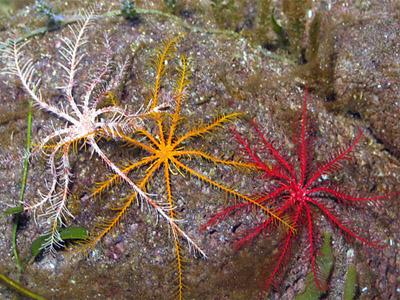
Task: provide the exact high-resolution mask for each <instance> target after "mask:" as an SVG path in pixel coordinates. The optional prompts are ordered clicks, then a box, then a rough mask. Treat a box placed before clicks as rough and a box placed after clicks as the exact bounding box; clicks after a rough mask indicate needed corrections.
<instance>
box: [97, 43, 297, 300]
mask: <svg viewBox="0 0 400 300" xmlns="http://www.w3.org/2000/svg"><path fill="white" fill-rule="evenodd" d="M177 42H178V38H174V39H172V40H169V41H168V42H166V43H165V46H164V48H163V49H162V50H160V51H159V52H158V54H157V59H156V62H155V65H156V75H155V83H154V87H153V89H152V91H151V100H150V101H151V104H150V105H151V106H152V108H153V109H154V108H157V107H159V106H163V105H164V103H162V101H165V99H164V98H165V97H163V95H164V94H165V93H167V92H166V91H164V90H163V89H164V88H165V87H164V86H163V75H165V74H166V69H165V68H166V66H167V64H166V60H168V65H170V64H171V63H172V54H173V52H174V51H175V50H176V43H177ZM178 64H179V66H178V68H177V70H178V76H177V79H176V83H175V86H174V88H173V90H172V92H170V93H169V94H168V95H169V97H167V98H168V100H169V101H171V102H172V103H168V105H166V107H170V108H171V109H170V110H169V111H164V110H163V111H160V112H159V113H154V114H153V115H152V117H151V118H147V119H146V120H145V121H146V122H147V123H146V125H147V129H146V128H144V129H143V130H139V131H138V132H137V133H136V134H135V135H132V136H128V135H123V134H122V135H121V139H122V140H123V141H124V142H125V143H126V144H127V146H128V147H132V148H139V149H141V152H140V153H141V155H142V156H140V157H138V158H137V160H135V161H132V162H129V163H128V164H126V165H125V167H124V168H121V170H122V172H123V174H125V175H126V176H135V178H139V179H138V180H137V181H136V184H137V185H138V187H140V188H142V189H144V190H146V191H148V192H151V183H152V182H154V181H155V179H156V178H161V179H162V183H163V188H164V195H163V197H160V198H161V199H162V200H160V202H159V204H160V205H161V206H162V207H164V208H165V210H166V213H167V214H168V216H169V218H170V219H171V220H178V219H179V218H180V217H182V216H180V214H179V213H178V211H177V210H176V206H177V203H176V201H175V199H176V195H174V193H177V192H179V191H178V190H176V191H173V183H174V180H172V179H173V177H174V176H179V175H180V174H181V175H182V174H184V173H186V174H189V175H191V177H195V178H197V179H199V180H201V181H202V182H204V183H206V184H208V185H210V186H212V187H215V188H216V189H218V190H221V191H223V192H225V193H226V194H228V195H230V196H232V198H235V199H240V200H242V201H245V202H250V203H253V204H254V205H257V203H255V202H254V201H253V200H252V199H251V198H250V197H248V196H246V195H243V194H241V193H239V192H238V191H236V190H235V189H233V188H232V187H229V186H227V185H225V184H224V183H221V182H218V181H216V180H215V179H213V178H211V177H210V176H209V175H206V173H203V172H202V171H201V170H198V168H197V169H196V168H195V167H191V166H189V165H188V164H187V162H188V161H189V160H192V161H193V160H194V159H197V160H204V161H208V162H211V163H213V164H215V165H224V166H228V167H232V168H238V169H254V170H256V169H257V168H256V166H255V165H254V164H253V163H246V162H242V161H235V160H226V159H223V158H221V157H216V156H214V155H212V154H210V153H207V152H205V151H203V150H200V149H196V148H195V147H191V143H192V141H193V140H195V139H204V140H205V139H206V138H207V135H209V134H211V133H213V132H214V131H216V130H217V129H218V128H221V127H224V126H225V125H226V124H227V123H229V122H232V121H234V120H235V119H236V118H238V117H239V116H240V114H239V113H230V114H226V115H221V116H219V117H217V118H215V119H214V120H213V121H212V122H210V123H205V124H201V125H199V126H198V127H195V128H192V129H186V128H184V126H182V124H181V120H182V119H183V117H182V108H183V105H184V102H185V100H186V98H187V86H188V84H189V80H188V77H189V70H188V60H187V58H186V57H185V56H181V57H180V60H179V63H178ZM145 127H146V126H145ZM122 182H123V181H122V180H121V178H119V175H118V174H117V175H114V174H113V175H111V176H110V177H109V178H108V179H107V180H105V181H104V182H101V183H99V184H98V185H97V186H96V188H95V189H94V191H93V195H100V194H101V193H103V192H105V191H106V190H109V189H111V188H112V187H113V186H115V185H117V184H120V183H122ZM136 199H137V198H136V194H135V193H132V194H131V195H129V196H128V197H127V198H126V199H125V200H124V203H123V204H122V205H121V206H119V207H118V208H116V209H115V211H116V214H115V215H114V217H113V218H111V219H110V220H108V221H105V222H103V223H102V224H101V226H99V227H98V230H97V232H95V234H94V235H93V237H92V241H91V245H92V246H94V245H95V244H96V243H97V242H98V241H99V240H101V238H102V237H103V236H104V235H106V234H107V233H108V232H109V231H111V230H112V229H113V228H114V227H115V226H116V225H117V224H118V223H119V221H120V220H121V219H122V217H123V216H124V214H125V212H126V211H127V209H128V208H129V207H130V206H131V205H132V203H133V202H135V200H136ZM258 206H259V208H260V209H262V210H263V211H264V212H265V213H266V215H268V216H270V217H271V218H274V219H276V220H278V221H280V222H282V223H283V224H285V225H286V226H287V227H290V224H289V223H287V222H286V221H285V220H284V219H283V218H281V217H280V216H278V215H276V214H274V212H273V211H272V210H271V209H270V208H269V207H268V206H266V205H261V204H259V205H258ZM178 224H179V223H178ZM180 226H181V225H180ZM180 231H182V232H183V230H182V229H180V228H172V233H173V235H172V236H173V249H174V250H173V253H174V257H175V260H174V266H175V267H174V269H175V272H174V274H175V282H176V285H175V292H176V295H177V298H178V299H182V298H183V294H184V287H185V283H184V261H185V258H184V249H183V247H182V245H181V239H180V236H181V232H180ZM191 246H192V247H191V248H192V249H193V248H195V247H193V245H191Z"/></svg>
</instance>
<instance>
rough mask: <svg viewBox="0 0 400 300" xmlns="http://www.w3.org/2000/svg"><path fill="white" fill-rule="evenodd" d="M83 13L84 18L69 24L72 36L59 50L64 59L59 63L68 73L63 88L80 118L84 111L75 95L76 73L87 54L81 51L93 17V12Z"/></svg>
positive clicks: (65, 40) (65, 38) (66, 38)
mask: <svg viewBox="0 0 400 300" xmlns="http://www.w3.org/2000/svg"><path fill="white" fill-rule="evenodd" d="M81 14H82V15H83V20H81V21H78V22H77V23H75V24H72V25H70V26H69V28H70V31H71V33H72V38H71V39H70V38H68V37H64V38H63V39H62V43H63V45H62V46H61V48H60V51H59V52H60V54H61V57H62V59H63V62H60V63H59V65H60V67H61V68H62V69H63V70H64V71H65V74H66V78H65V79H66V84H65V86H63V87H61V88H62V89H63V90H64V92H65V95H66V97H67V100H68V103H69V105H70V106H71V108H72V109H73V111H74V113H75V114H76V115H77V117H78V118H79V117H81V116H82V113H81V111H80V110H79V108H78V104H77V103H76V101H75V99H74V97H73V89H74V86H75V84H76V78H75V77H76V73H77V72H78V71H79V68H80V64H81V62H82V59H83V58H84V57H85V54H84V53H81V48H82V47H83V46H84V45H85V44H86V43H87V38H86V31H87V29H88V27H89V26H90V24H91V21H92V17H93V14H92V12H86V11H84V12H82V13H81Z"/></svg>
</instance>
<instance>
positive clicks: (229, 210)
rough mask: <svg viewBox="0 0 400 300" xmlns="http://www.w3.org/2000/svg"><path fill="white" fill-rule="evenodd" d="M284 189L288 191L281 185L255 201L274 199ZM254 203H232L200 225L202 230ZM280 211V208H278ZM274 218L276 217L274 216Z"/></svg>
mask: <svg viewBox="0 0 400 300" xmlns="http://www.w3.org/2000/svg"><path fill="white" fill-rule="evenodd" d="M284 191H286V188H285V187H279V188H277V189H276V190H275V191H274V192H272V193H270V194H267V195H265V196H262V197H260V198H258V199H257V200H255V202H257V203H260V204H261V203H262V202H264V201H266V200H268V199H273V198H276V197H278V196H279V195H281V194H282V193H283V192H284ZM251 205H253V203H251V202H245V203H239V204H235V205H231V206H229V207H227V208H225V209H223V210H222V211H220V212H219V213H217V214H215V215H214V216H213V217H212V218H211V219H210V220H209V221H208V222H207V223H206V224H204V225H202V226H201V227H200V231H204V230H205V229H207V228H208V227H210V226H213V225H215V224H217V223H219V222H221V221H222V220H224V219H226V217H227V216H228V215H229V214H231V213H232V212H234V211H235V210H241V209H244V208H246V207H249V206H251ZM278 213H279V210H278ZM273 219H274V218H273Z"/></svg>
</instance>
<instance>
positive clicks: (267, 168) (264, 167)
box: [232, 128, 290, 182]
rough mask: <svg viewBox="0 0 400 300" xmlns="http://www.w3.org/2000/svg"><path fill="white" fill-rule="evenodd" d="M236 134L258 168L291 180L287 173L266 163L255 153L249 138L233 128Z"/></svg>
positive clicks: (276, 176)
mask: <svg viewBox="0 0 400 300" xmlns="http://www.w3.org/2000/svg"><path fill="white" fill-rule="evenodd" d="M232 131H233V133H234V136H235V138H236V140H237V142H238V143H239V144H240V145H242V147H243V148H244V150H245V151H246V152H247V154H248V155H249V157H250V159H251V160H252V162H253V163H254V164H255V165H256V166H257V168H259V169H260V170H263V171H264V172H265V174H266V175H268V176H270V177H275V178H279V179H283V180H286V181H288V182H290V178H289V177H288V176H287V175H285V174H282V173H281V172H279V171H278V170H277V169H276V168H271V167H270V166H268V165H267V164H265V163H264V162H263V161H262V160H261V159H260V157H259V156H258V155H257V153H255V152H254V151H253V150H252V149H251V147H250V144H249V142H248V140H247V139H245V138H243V137H242V136H241V135H240V133H239V132H238V131H237V130H236V129H234V128H233V129H232Z"/></svg>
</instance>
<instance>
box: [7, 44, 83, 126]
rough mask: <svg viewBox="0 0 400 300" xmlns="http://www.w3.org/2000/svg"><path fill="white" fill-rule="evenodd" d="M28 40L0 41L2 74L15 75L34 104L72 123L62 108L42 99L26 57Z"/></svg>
mask: <svg viewBox="0 0 400 300" xmlns="http://www.w3.org/2000/svg"><path fill="white" fill-rule="evenodd" d="M26 44H28V42H17V41H15V40H8V41H7V42H5V43H0V53H1V54H2V58H3V59H4V60H5V62H6V68H5V69H4V70H3V71H2V73H3V74H8V75H12V76H15V77H17V78H18V79H19V80H20V81H21V83H22V86H23V87H24V89H25V91H26V92H27V93H28V94H29V96H30V97H31V98H32V100H33V102H34V105H35V106H38V107H39V108H41V109H43V110H46V111H48V112H50V113H53V114H55V115H56V116H58V117H60V118H62V119H64V120H66V121H68V122H70V123H74V122H76V120H75V119H74V118H73V117H71V116H70V115H68V114H67V113H66V112H64V111H63V110H62V109H60V108H57V107H55V106H52V105H50V104H48V103H46V102H45V101H44V100H43V97H42V93H41V91H40V82H41V80H40V79H36V74H37V72H36V70H35V65H34V62H33V59H32V58H28V57H27V54H26V52H25V51H24V48H25V46H26Z"/></svg>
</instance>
